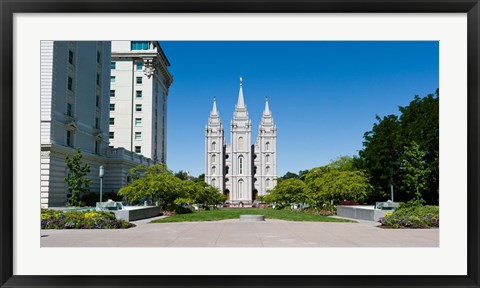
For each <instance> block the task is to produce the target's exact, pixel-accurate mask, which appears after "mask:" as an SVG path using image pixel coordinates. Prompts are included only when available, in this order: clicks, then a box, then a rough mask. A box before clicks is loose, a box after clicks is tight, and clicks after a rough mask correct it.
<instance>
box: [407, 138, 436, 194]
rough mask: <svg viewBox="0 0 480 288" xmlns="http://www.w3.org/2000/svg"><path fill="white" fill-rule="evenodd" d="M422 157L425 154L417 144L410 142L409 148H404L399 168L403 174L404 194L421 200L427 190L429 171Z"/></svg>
mask: <svg viewBox="0 0 480 288" xmlns="http://www.w3.org/2000/svg"><path fill="white" fill-rule="evenodd" d="M424 157H425V152H423V151H421V150H420V146H419V145H418V144H417V143H415V142H412V143H411V144H410V145H409V146H405V152H404V154H403V159H402V162H401V166H400V169H401V170H402V174H403V184H404V185H405V188H406V189H405V190H406V192H407V193H408V194H410V195H414V198H416V199H423V196H424V194H425V192H426V191H427V190H428V175H429V174H430V169H429V168H428V165H427V163H426V162H425V160H424Z"/></svg>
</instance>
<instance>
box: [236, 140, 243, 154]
mask: <svg viewBox="0 0 480 288" xmlns="http://www.w3.org/2000/svg"><path fill="white" fill-rule="evenodd" d="M237 144H238V145H237V150H238V151H243V137H238V143H237Z"/></svg>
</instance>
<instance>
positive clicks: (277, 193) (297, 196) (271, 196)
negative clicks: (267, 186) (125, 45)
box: [263, 178, 309, 205]
mask: <svg viewBox="0 0 480 288" xmlns="http://www.w3.org/2000/svg"><path fill="white" fill-rule="evenodd" d="M263 200H264V201H265V202H267V203H277V204H280V205H288V204H292V203H307V202H309V201H308V193H307V186H306V185H305V183H303V181H301V180H298V179H293V178H291V179H287V180H284V181H281V182H279V183H277V185H276V186H275V188H273V189H272V190H270V191H269V193H268V194H267V195H266V196H264V197H263Z"/></svg>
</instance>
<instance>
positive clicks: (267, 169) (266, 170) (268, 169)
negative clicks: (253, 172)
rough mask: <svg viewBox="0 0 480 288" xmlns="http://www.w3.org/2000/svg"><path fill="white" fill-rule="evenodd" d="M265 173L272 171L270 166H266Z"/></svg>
mask: <svg viewBox="0 0 480 288" xmlns="http://www.w3.org/2000/svg"><path fill="white" fill-rule="evenodd" d="M265 173H267V174H269V173H270V166H267V167H265Z"/></svg>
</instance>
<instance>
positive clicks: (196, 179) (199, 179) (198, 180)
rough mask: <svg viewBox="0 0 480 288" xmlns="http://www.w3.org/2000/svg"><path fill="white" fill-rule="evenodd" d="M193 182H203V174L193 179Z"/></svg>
mask: <svg viewBox="0 0 480 288" xmlns="http://www.w3.org/2000/svg"><path fill="white" fill-rule="evenodd" d="M193 181H195V182H205V174H203V173H202V174H200V175H198V177H197V178H194V179H193Z"/></svg>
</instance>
